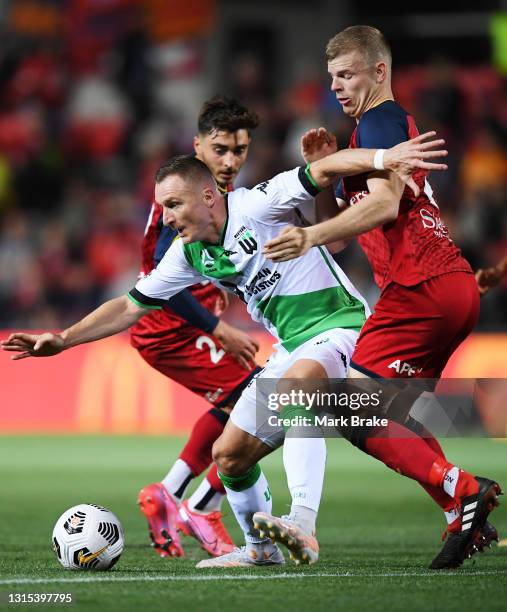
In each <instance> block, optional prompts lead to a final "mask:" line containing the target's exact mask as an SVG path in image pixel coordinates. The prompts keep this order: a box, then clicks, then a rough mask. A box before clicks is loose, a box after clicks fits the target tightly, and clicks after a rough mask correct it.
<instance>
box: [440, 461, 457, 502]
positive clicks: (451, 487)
mask: <svg viewBox="0 0 507 612" xmlns="http://www.w3.org/2000/svg"><path fill="white" fill-rule="evenodd" d="M458 478H459V468H457V467H456V466H454V467H453V468H451V469H450V470H449V471H448V472H447V474H446V475H445V477H444V483H443V489H444V491H445V492H446V493H447V495H449V496H450V497H454V494H455V492H456V485H457V484H458Z"/></svg>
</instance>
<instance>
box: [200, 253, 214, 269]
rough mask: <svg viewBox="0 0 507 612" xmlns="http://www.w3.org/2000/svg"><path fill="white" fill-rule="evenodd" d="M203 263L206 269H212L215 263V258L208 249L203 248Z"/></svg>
mask: <svg viewBox="0 0 507 612" xmlns="http://www.w3.org/2000/svg"><path fill="white" fill-rule="evenodd" d="M201 264H202V267H203V268H204V269H205V270H210V269H211V268H213V266H214V265H215V260H214V259H213V257H211V255H210V254H209V253H208V249H203V250H202V253H201Z"/></svg>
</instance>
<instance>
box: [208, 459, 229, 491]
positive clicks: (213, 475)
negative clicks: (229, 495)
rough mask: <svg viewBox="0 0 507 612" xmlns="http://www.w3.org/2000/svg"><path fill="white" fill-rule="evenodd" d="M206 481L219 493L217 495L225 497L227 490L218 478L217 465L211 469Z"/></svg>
mask: <svg viewBox="0 0 507 612" xmlns="http://www.w3.org/2000/svg"><path fill="white" fill-rule="evenodd" d="M206 480H207V481H208V482H209V486H210V487H211V488H212V489H214V490H215V491H217V493H222V495H225V488H224V485H223V483H222V481H221V480H220V478H219V476H218V470H217V466H216V465H215V464H213V465H212V466H211V467H210V470H209V472H208V473H207V474H206Z"/></svg>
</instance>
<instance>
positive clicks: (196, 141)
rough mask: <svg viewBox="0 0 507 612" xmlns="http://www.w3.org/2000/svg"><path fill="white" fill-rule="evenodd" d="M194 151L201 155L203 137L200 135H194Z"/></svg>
mask: <svg viewBox="0 0 507 612" xmlns="http://www.w3.org/2000/svg"><path fill="white" fill-rule="evenodd" d="M194 151H195V152H196V153H197V155H199V153H200V151H201V139H200V138H199V136H194Z"/></svg>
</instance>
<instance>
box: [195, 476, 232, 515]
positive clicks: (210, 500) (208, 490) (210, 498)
mask: <svg viewBox="0 0 507 612" xmlns="http://www.w3.org/2000/svg"><path fill="white" fill-rule="evenodd" d="M224 497H225V495H223V494H222V493H220V492H219V491H217V490H216V489H214V488H213V487H212V486H211V485H210V483H209V480H208V479H207V478H205V479H204V480H203V481H202V482H201V484H200V485H199V486H198V487H197V489H196V490H195V492H194V493H193V494H192V495H191V496H190V498H189V500H188V505H189V507H190V510H192V511H193V512H200V513H202V514H209V513H210V512H218V511H219V510H220V508H221V507H222V501H223V499H224Z"/></svg>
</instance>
